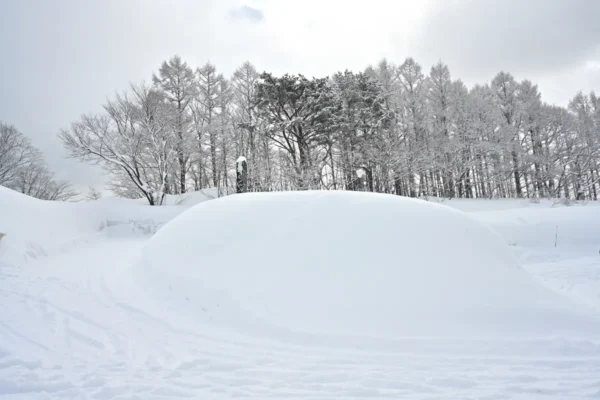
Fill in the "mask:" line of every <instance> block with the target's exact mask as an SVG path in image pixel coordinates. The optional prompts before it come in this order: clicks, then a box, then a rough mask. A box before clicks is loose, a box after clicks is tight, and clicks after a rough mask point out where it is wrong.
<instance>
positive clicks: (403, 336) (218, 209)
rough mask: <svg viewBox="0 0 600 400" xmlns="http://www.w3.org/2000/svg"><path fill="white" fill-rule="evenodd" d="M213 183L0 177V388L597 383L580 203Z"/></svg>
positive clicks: (594, 250) (246, 390) (512, 395)
mask: <svg viewBox="0 0 600 400" xmlns="http://www.w3.org/2000/svg"><path fill="white" fill-rule="evenodd" d="M218 197H219V194H218V193H217V192H216V191H203V192H198V193H190V194H187V195H185V196H172V197H170V198H169V199H168V200H167V204H168V205H167V206H164V207H150V206H147V205H145V204H144V203H143V202H142V201H132V200H123V199H114V198H107V199H102V200H98V201H92V202H87V203H58V202H44V201H39V200H35V199H31V198H28V197H26V196H23V195H20V194H18V193H15V192H12V191H10V190H8V189H5V188H2V187H0V233H4V234H6V236H4V237H3V238H1V239H0V399H2V400H5V399H19V400H21V399H144V400H145V399H180V398H190V399H195V398H202V399H205V398H206V399H238V398H256V399H266V398H279V399H288V398H302V399H309V398H319V399H328V398H332V399H333V398H344V399H357V398H376V399H387V398H389V399H398V398H407V399H465V398H473V399H475V398H477V399H483V398H486V399H584V398H586V399H597V398H598V397H599V396H600V378H599V377H600V330H599V329H598V325H597V323H598V317H599V315H600V255H599V254H598V250H600V238H598V228H597V227H598V226H600V221H599V211H598V210H600V209H598V208H597V207H596V205H595V204H588V205H585V206H580V205H577V206H572V207H564V206H560V205H556V204H554V202H544V201H542V202H540V203H539V204H533V203H529V202H527V201H524V200H519V201H517V200H498V201H496V200H468V201H462V200H452V201H443V202H442V203H443V205H438V204H435V203H437V202H438V201H429V202H425V201H417V200H409V199H404V198H398V197H393V196H385V195H367V194H356V193H292V194H286V193H274V194H263V195H257V194H252V195H250V194H249V195H234V196H230V197H226V198H218ZM210 199H214V200H210ZM206 200H210V201H206ZM197 203H201V204H198V205H196V204H197ZM453 209H458V210H461V211H457V210H453ZM557 227H558V228H557ZM557 231H558V236H556V232H557ZM556 237H557V240H556Z"/></svg>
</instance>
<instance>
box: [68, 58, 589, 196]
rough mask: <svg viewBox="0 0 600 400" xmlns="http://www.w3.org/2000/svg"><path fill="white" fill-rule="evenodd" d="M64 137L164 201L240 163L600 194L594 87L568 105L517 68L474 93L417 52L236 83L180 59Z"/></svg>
mask: <svg viewBox="0 0 600 400" xmlns="http://www.w3.org/2000/svg"><path fill="white" fill-rule="evenodd" d="M60 138H61V139H62V141H63V142H64V145H65V146H66V148H67V150H68V151H69V154H70V156H72V157H75V158H77V159H80V160H83V161H88V162H91V163H99V164H101V165H102V166H103V167H104V168H105V169H106V171H108V173H109V176H110V178H111V183H110V188H111V190H112V191H114V192H115V193H116V194H118V195H120V196H124V197H130V198H140V197H144V198H146V199H147V200H148V202H149V203H150V204H153V205H154V204H156V205H158V204H162V202H163V199H164V197H165V195H166V194H180V193H185V192H187V191H193V190H199V189H202V188H209V187H218V188H219V189H221V190H222V191H231V190H233V189H234V188H235V184H236V160H237V159H238V158H239V157H245V159H246V160H247V190H248V191H251V192H252V191H279V190H312V189H327V190H356V191H371V192H383V193H393V194H397V195H402V196H411V197H422V196H439V197H447V198H455V197H461V198H542V197H551V198H564V199H577V200H580V199H593V200H596V199H597V196H598V190H600V186H599V175H598V168H599V165H600V158H599V154H600V153H599V152H600V99H599V98H598V97H596V95H595V94H594V93H590V94H583V93H581V92H579V93H577V94H575V96H574V97H573V99H572V100H571V101H570V103H569V106H568V108H561V107H557V106H551V105H548V104H545V103H544V102H543V101H542V99H541V95H540V92H539V90H538V88H537V86H536V85H535V84H533V83H532V82H530V81H528V80H524V81H522V82H517V81H516V80H515V79H514V77H513V76H512V75H511V74H509V73H506V72H500V73H498V74H497V75H496V76H495V77H494V78H493V79H492V80H491V81H490V82H489V83H485V84H481V85H476V86H474V87H473V88H471V89H468V88H467V87H466V86H465V85H464V84H463V83H462V82H461V81H460V80H453V79H452V76H451V74H450V70H449V68H448V67H447V66H446V65H444V64H443V63H439V64H437V65H435V66H433V67H432V68H431V69H430V70H429V72H426V71H423V69H422V68H421V66H420V65H419V64H418V63H417V62H416V61H415V60H413V59H412V58H408V59H406V60H405V61H404V62H403V63H402V64H400V65H395V64H392V63H390V62H388V61H385V60H383V61H381V62H380V63H379V64H377V65H376V66H371V67H368V68H366V70H364V71H361V72H350V71H344V72H338V73H336V74H334V75H332V76H330V77H324V78H307V77H305V76H302V75H289V74H286V75H283V76H274V75H273V74H270V73H267V72H263V73H259V72H258V71H257V70H256V68H255V67H254V66H253V65H252V64H250V63H245V64H243V65H242V66H241V67H239V68H238V69H237V70H236V71H235V72H234V73H233V76H231V77H229V78H227V77H225V76H223V75H222V74H220V73H219V72H218V70H217V69H216V67H215V66H214V65H211V64H206V65H204V66H202V67H200V68H196V69H194V68H192V67H191V66H189V65H187V64H186V63H185V62H184V61H183V60H182V59H181V58H180V57H178V56H175V57H173V58H171V59H170V60H168V61H165V62H164V63H163V64H162V65H161V66H160V68H159V69H158V70H157V71H156V73H155V74H153V76H152V80H151V83H142V84H138V85H132V86H131V89H130V90H129V91H127V92H126V93H122V94H120V95H118V96H116V97H115V98H114V99H112V100H110V101H109V102H107V104H105V106H104V111H103V112H102V113H100V114H95V115H84V116H82V117H81V118H80V120H79V121H76V122H74V123H73V124H72V125H71V127H70V128H69V129H66V130H64V131H62V132H60Z"/></svg>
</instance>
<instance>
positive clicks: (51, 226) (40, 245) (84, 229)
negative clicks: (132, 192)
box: [0, 186, 208, 265]
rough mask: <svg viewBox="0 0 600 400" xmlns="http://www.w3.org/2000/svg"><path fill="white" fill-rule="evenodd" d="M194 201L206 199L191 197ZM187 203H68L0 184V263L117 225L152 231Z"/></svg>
mask: <svg viewBox="0 0 600 400" xmlns="http://www.w3.org/2000/svg"><path fill="white" fill-rule="evenodd" d="M193 197H194V204H196V203H198V202H200V201H203V200H206V199H208V196H207V194H203V193H201V194H198V195H193ZM186 208H187V207H186V206H181V207H150V206H148V205H146V204H140V203H138V202H137V201H135V200H128V199H119V198H103V199H99V200H96V201H91V202H83V203H71V202H59V201H44V200H38V199H35V198H32V197H29V196H26V195H24V194H21V193H18V192H15V191H13V190H11V189H8V188H5V187H3V186H0V233H3V234H5V235H6V236H5V237H3V238H2V239H1V240H0V262H5V263H11V264H17V265H18V264H20V263H22V262H26V261H27V259H28V258H30V257H34V258H35V257H39V256H40V255H44V254H46V253H47V252H48V251H49V250H50V249H55V248H57V247H61V246H66V245H69V243H72V242H74V241H76V240H80V239H82V238H84V237H85V236H86V235H91V234H95V233H98V232H100V231H103V230H104V231H107V232H109V231H110V232H112V233H116V231H118V230H119V229H117V227H120V230H121V232H123V228H125V230H129V231H132V230H133V231H136V232H139V233H142V234H143V233H153V232H154V231H156V230H157V229H158V227H159V226H160V225H162V224H164V223H165V222H167V221H169V220H171V219H172V218H174V217H175V216H176V215H178V214H179V213H181V212H182V211H184V210H185V209H186Z"/></svg>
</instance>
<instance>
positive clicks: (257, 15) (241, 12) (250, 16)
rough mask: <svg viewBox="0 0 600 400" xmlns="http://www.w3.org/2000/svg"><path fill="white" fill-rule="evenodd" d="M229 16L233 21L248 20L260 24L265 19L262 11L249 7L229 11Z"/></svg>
mask: <svg viewBox="0 0 600 400" xmlns="http://www.w3.org/2000/svg"><path fill="white" fill-rule="evenodd" d="M229 15H230V16H231V17H232V18H233V19H247V20H250V21H253V22H260V21H262V20H263V19H264V18H265V15H264V13H263V12H262V11H261V10H259V9H257V8H252V7H249V6H247V5H243V6H240V7H236V8H232V9H231V10H229Z"/></svg>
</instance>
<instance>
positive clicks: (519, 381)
mask: <svg viewBox="0 0 600 400" xmlns="http://www.w3.org/2000/svg"><path fill="white" fill-rule="evenodd" d="M146 240H147V237H145V236H140V235H138V236H133V235H132V236H131V237H119V238H111V237H110V236H108V237H107V236H106V235H102V234H99V235H97V236H94V237H90V238H87V239H86V240H85V241H83V242H77V243H76V244H73V245H72V246H71V247H64V248H61V249H60V250H59V251H55V252H49V253H48V255H47V256H46V257H41V258H39V259H37V260H33V261H32V262H30V263H29V264H27V265H25V266H23V267H20V268H15V267H11V266H8V265H2V264H1V263H0V304H10V305H15V307H11V308H9V309H5V308H3V309H2V313H1V316H0V337H2V338H4V339H5V341H3V342H0V399H3V400H8V399H175V398H203V399H204V398H207V399H230V398H236V399H237V398H256V399H266V398H280V399H288V398H299V399H307V398H319V399H330V398H331V399H333V398H343V399H359V398H377V399H385V398H390V399H398V398H403V399H508V398H510V399H583V398H589V399H597V398H600V344H598V343H589V342H581V343H578V342H576V341H573V340H568V339H561V338H556V339H549V342H548V343H547V344H541V345H540V346H541V350H539V351H536V350H535V349H533V350H531V351H530V352H528V351H524V352H523V353H522V354H521V353H520V350H519V349H520V348H521V347H523V348H526V347H528V346H529V344H528V343H521V344H520V345H519V344H516V347H515V348H511V347H508V348H504V347H503V345H499V346H497V347H495V346H494V345H493V344H491V345H490V348H492V349H494V351H490V352H485V351H484V352H480V351H473V352H472V353H470V352H466V353H465V352H461V351H459V350H457V351H456V352H449V353H436V352H435V344H433V345H432V348H433V350H431V351H420V349H421V347H419V346H417V347H416V348H414V349H413V348H412V347H411V346H410V345H409V346H397V348H394V347H393V346H392V347H391V349H387V350H381V349H375V348H373V349H370V350H369V348H366V349H365V348H362V349H358V348H355V347H354V348H353V347H351V346H345V345H343V344H340V345H337V346H330V347H324V346H318V345H308V346H306V345H305V346H302V345H299V344H297V343H292V342H290V343H287V342H278V341H273V340H270V339H265V338H262V339H259V338H252V337H238V336H234V335H233V334H232V333H228V332H221V333H219V332H216V331H214V330H211V329H209V328H208V327H207V329H203V327H202V326H200V327H196V328H197V329H187V328H185V327H180V326H177V328H175V327H174V326H175V325H174V324H173V323H172V322H170V321H166V320H165V319H164V318H161V316H160V315H158V314H157V313H155V310H154V309H153V308H151V307H149V306H148V304H151V303H148V299H147V297H146V296H147V294H146V293H144V292H143V291H142V290H141V289H140V288H139V287H138V286H137V285H136V282H135V275H134V274H133V266H134V265H135V263H136V261H137V258H138V256H139V252H140V250H141V247H142V246H143V244H144V243H145V241H146ZM541 258H543V255H539V254H538V255H536V256H535V257H532V260H533V262H530V263H529V264H527V266H526V268H527V270H529V271H530V272H531V273H532V274H533V275H534V276H536V277H538V278H539V279H540V280H541V281H542V282H543V283H544V284H545V285H547V286H548V287H550V288H552V289H554V290H557V291H558V292H559V293H561V294H563V295H565V296H568V297H570V298H573V299H575V300H576V301H579V302H580V303H582V304H586V305H588V306H591V307H598V306H599V305H600V296H599V295H600V259H599V258H594V257H592V256H586V257H579V258H574V256H572V257H562V258H561V257H560V256H555V257H554V258H552V259H551V260H550V261H548V262H543V260H542V259H541ZM596 309H600V308H596ZM24 314H27V315H28V316H30V317H28V318H20V317H21V316H22V315H24ZM486 345H489V344H486ZM473 346H477V345H475V344H474V345H473ZM442 347H444V348H447V347H452V345H449V346H442ZM459 347H460V346H459ZM533 347H535V346H533ZM13 349H19V353H18V354H17V353H13Z"/></svg>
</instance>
